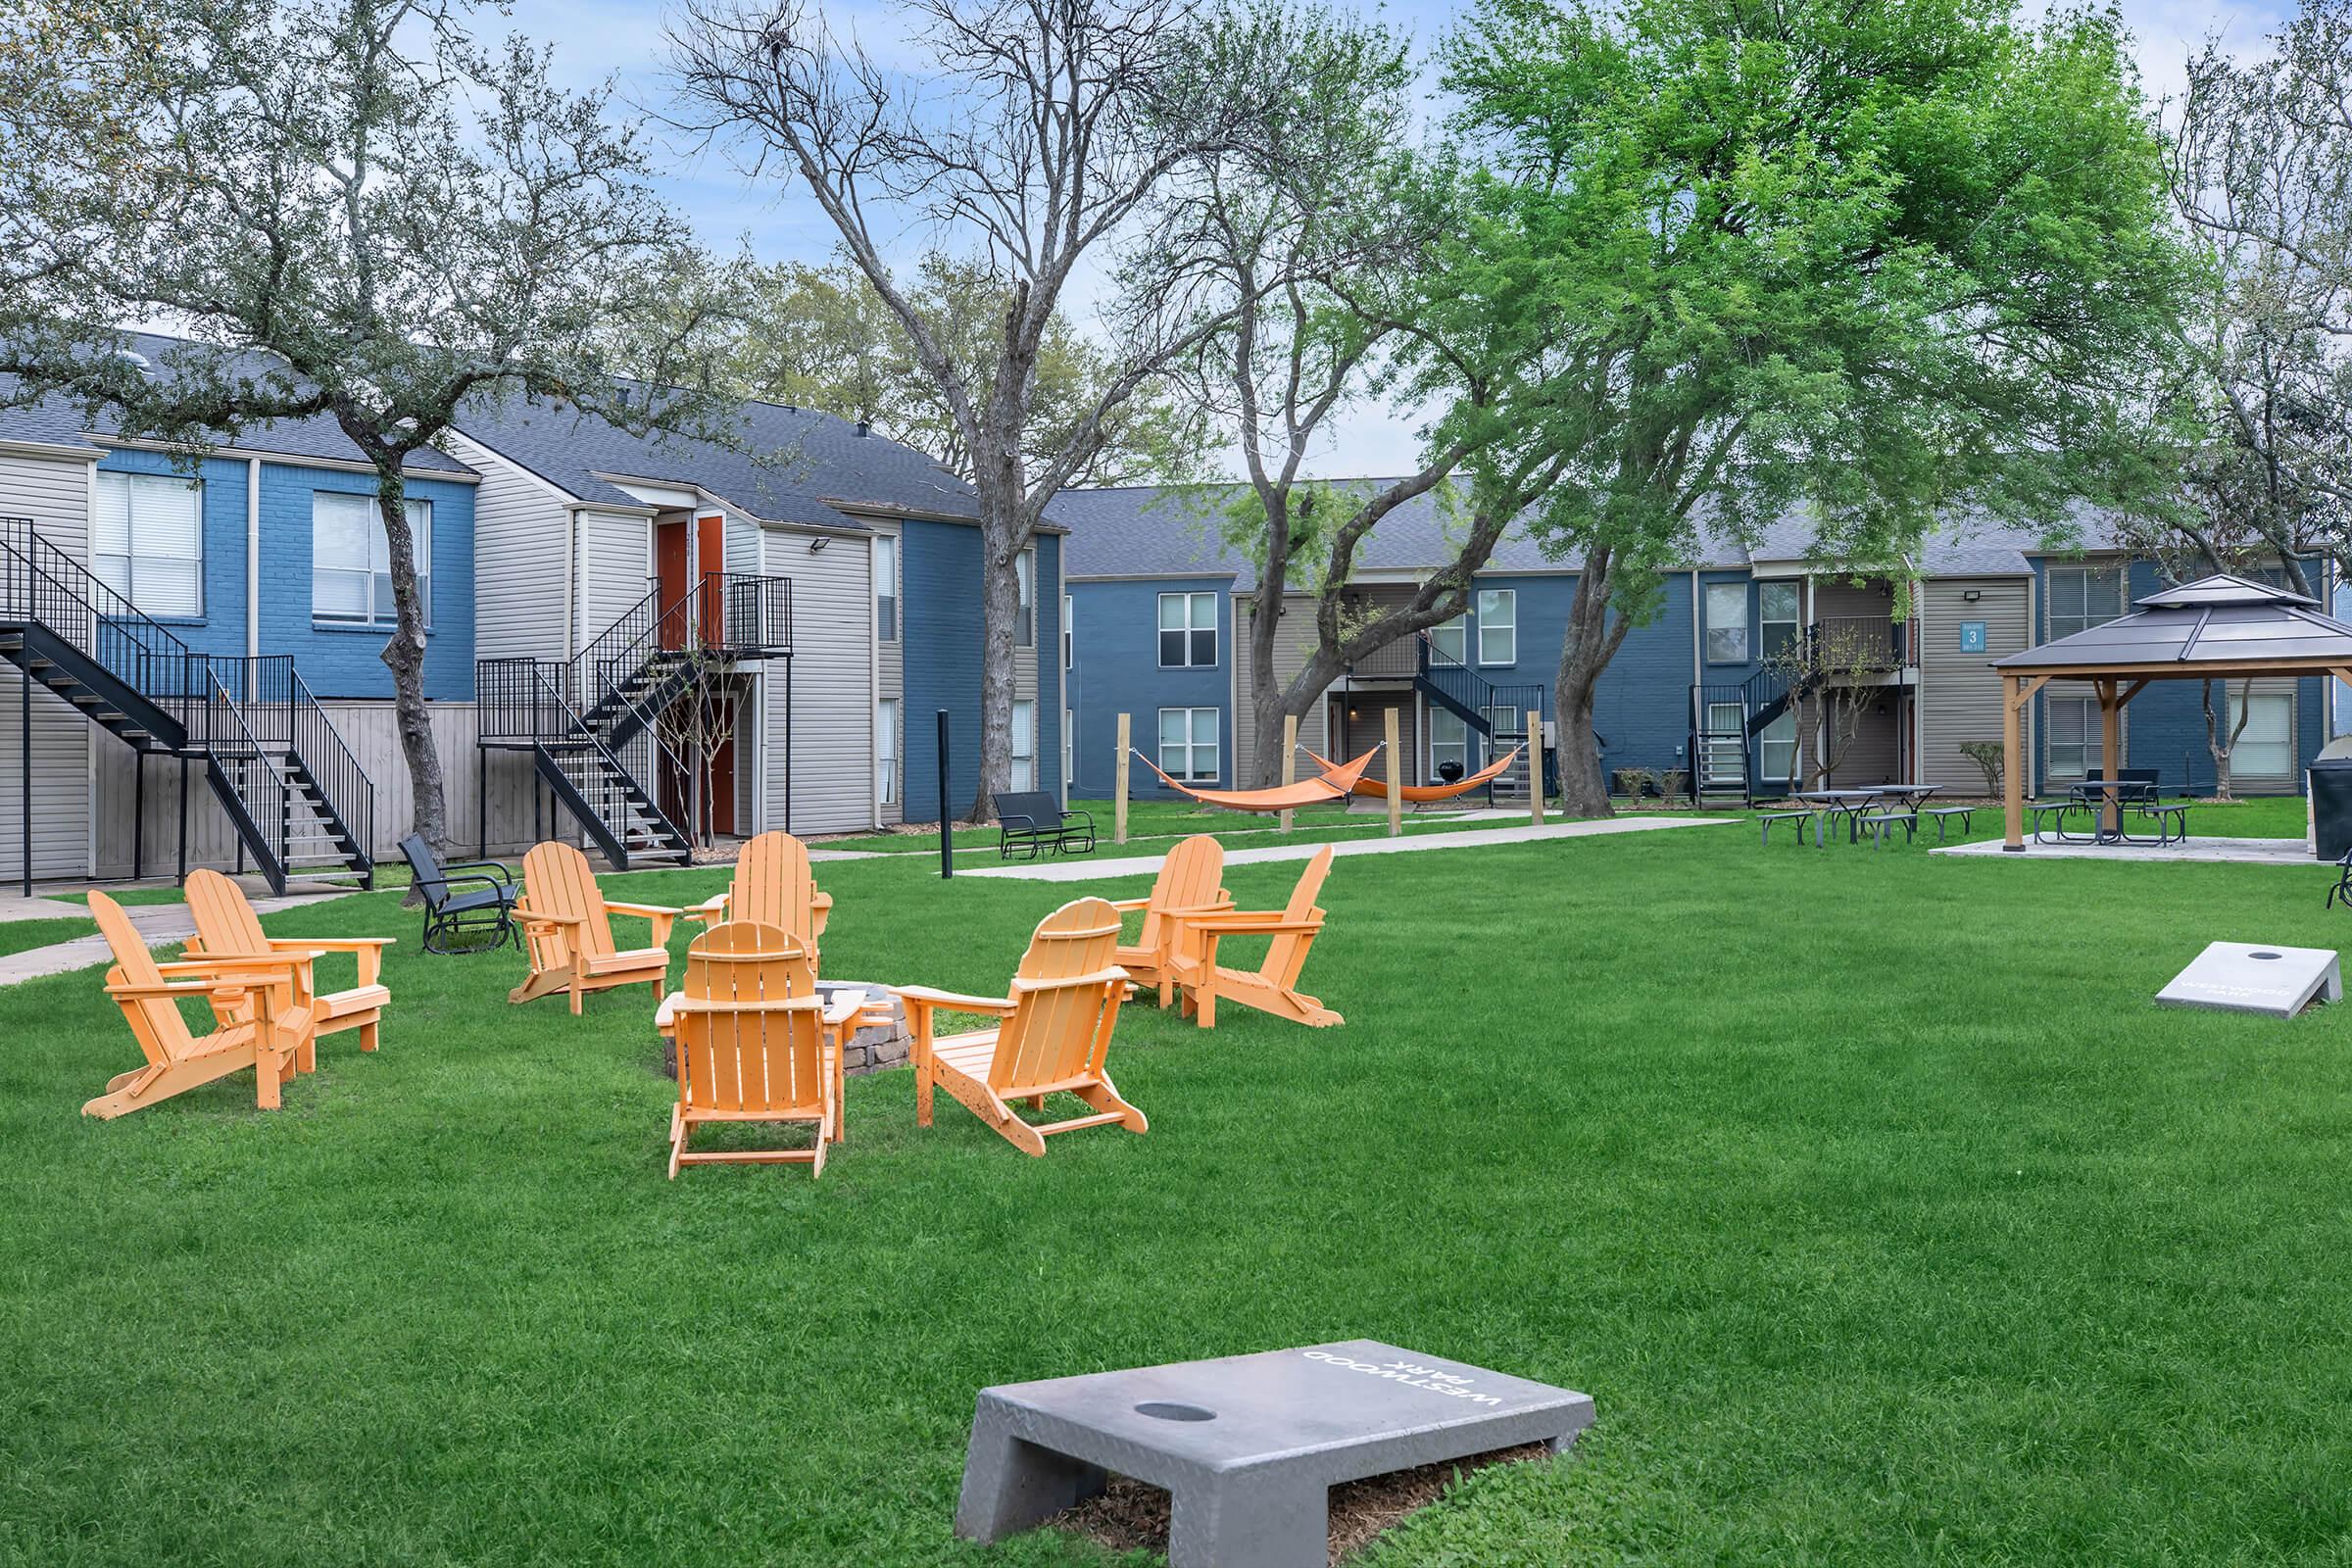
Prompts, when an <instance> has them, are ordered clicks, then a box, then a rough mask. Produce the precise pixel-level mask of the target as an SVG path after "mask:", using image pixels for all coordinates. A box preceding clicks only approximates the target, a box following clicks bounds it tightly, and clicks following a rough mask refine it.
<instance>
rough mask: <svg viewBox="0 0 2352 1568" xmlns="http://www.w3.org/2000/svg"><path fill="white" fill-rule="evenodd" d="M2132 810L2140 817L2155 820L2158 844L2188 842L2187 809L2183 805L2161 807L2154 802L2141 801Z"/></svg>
mask: <svg viewBox="0 0 2352 1568" xmlns="http://www.w3.org/2000/svg"><path fill="white" fill-rule="evenodd" d="M2134 809H2136V810H2137V811H2138V812H2139V814H2140V815H2142V816H2150V817H2154V818H2155V819H2156V842H2157V843H2158V844H2186V843H2187V842H2188V807H2187V805H2186V804H2185V803H2183V804H2180V805H2175V806H2162V805H2159V804H2158V803H2156V802H2154V801H2143V802H2141V803H2140V804H2139V805H2138V806H2137V807H2135V808H2134Z"/></svg>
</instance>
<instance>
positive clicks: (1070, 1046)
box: [893, 899, 1151, 1154]
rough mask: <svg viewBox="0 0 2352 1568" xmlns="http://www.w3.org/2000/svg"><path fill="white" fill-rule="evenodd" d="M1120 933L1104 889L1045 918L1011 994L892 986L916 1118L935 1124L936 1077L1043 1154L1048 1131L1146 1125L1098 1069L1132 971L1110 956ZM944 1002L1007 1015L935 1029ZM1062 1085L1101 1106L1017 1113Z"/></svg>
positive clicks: (952, 1007) (1012, 1139) (1023, 1147)
mask: <svg viewBox="0 0 2352 1568" xmlns="http://www.w3.org/2000/svg"><path fill="white" fill-rule="evenodd" d="M1118 939H1119V916H1118V911H1117V910H1116V909H1114V908H1112V907H1111V906H1110V905H1109V904H1108V903H1107V902H1105V901H1103V900H1102V899H1080V900H1078V901H1077V902H1075V903H1073V904H1065V905H1063V906H1062V907H1060V908H1058V909H1055V910H1054V912H1053V913H1052V914H1049V915H1047V916H1046V918H1045V920H1044V921H1043V922H1042V923H1040V924H1039V926H1038V928H1037V933H1036V935H1034V936H1032V937H1031V938H1030V939H1029V951H1028V952H1027V953H1026V954H1024V955H1022V956H1021V967H1020V971H1019V973H1018V974H1016V975H1015V976H1014V977H1013V981H1012V995H1011V996H1009V997H1005V998H1001V999H1000V998H997V997H971V996H963V995H960V994H958V993H956V992H954V991H934V990H931V989H929V988H928V987H924V986H898V987H894V988H893V989H895V990H896V991H897V992H898V994H899V996H900V998H901V999H902V1000H903V1001H905V1003H906V1004H907V1023H908V1026H909V1027H910V1028H911V1029H912V1030H913V1032H914V1073H915V1077H914V1119H915V1123H916V1125H918V1126H922V1127H928V1126H930V1125H931V1089H932V1086H933V1084H935V1083H936V1084H938V1085H940V1086H941V1087H943V1088H945V1089H946V1090H947V1092H948V1093H949V1094H951V1095H953V1096H955V1097H956V1099H957V1100H958V1101H960V1102H962V1103H964V1104H965V1105H966V1106H968V1107H970V1109H971V1111H972V1113H973V1114H974V1115H976V1116H978V1117H979V1118H980V1119H981V1120H982V1121H984V1122H986V1123H988V1124H989V1126H991V1127H992V1128H994V1129H995V1130H996V1131H997V1132H998V1133H999V1134H1001V1135H1002V1136H1003V1137H1004V1138H1005V1140H1006V1141H1007V1142H1008V1143H1010V1144H1011V1145H1012V1146H1013V1147H1014V1148H1015V1149H1018V1150H1020V1151H1022V1152H1024V1153H1029V1154H1043V1153H1044V1152H1046V1140H1047V1139H1048V1138H1050V1137H1052V1136H1053V1135H1054V1134H1055V1133H1066V1132H1075V1131H1076V1130H1078V1129H1079V1128H1081V1127H1103V1126H1107V1125H1109V1124H1110V1123H1112V1122H1116V1123H1118V1124H1119V1125H1120V1126H1122V1127H1125V1128H1126V1129H1127V1130H1128V1131H1129V1132H1135V1133H1141V1132H1145V1131H1148V1130H1149V1129H1150V1127H1151V1123H1150V1122H1148V1121H1146V1120H1145V1119H1144V1113H1143V1112H1142V1111H1140V1110H1138V1109H1136V1108H1135V1106H1133V1105H1131V1104H1129V1103H1127V1102H1126V1101H1124V1100H1121V1099H1120V1098H1119V1092H1118V1089H1117V1087H1116V1086H1114V1085H1113V1084H1112V1083H1111V1081H1110V1075H1109V1074H1108V1073H1106V1072H1104V1071H1103V1056H1104V1055H1105V1054H1107V1053H1108V1052H1109V1050H1110V1032H1111V1029H1112V1028H1113V1026H1115V1025H1116V1024H1117V1023H1118V1020H1119V1004H1120V1003H1121V1002H1122V1001H1123V1000H1125V998H1126V995H1127V971H1126V970H1124V969H1122V968H1119V967H1118V966H1117V965H1116V964H1114V963H1112V962H1111V956H1112V953H1113V951H1114V949H1115V948H1116V947H1117V945H1118ZM943 1007H944V1008H946V1009H947V1010H948V1011H950V1012H973V1013H980V1014H982V1015H985V1016H993V1017H997V1018H1002V1019H1003V1020H1004V1022H1003V1023H1001V1024H999V1025H998V1026H997V1027H996V1028H994V1029H982V1030H978V1031H976V1032H974V1033H971V1034H962V1035H950V1036H949V1037H948V1038H946V1039H944V1040H941V1039H936V1038H934V1036H933V1028H934V1019H933V1013H934V1011H935V1010H936V1009H939V1008H943ZM1057 1092H1066V1093H1068V1094H1072V1095H1075V1096H1077V1097H1078V1098H1079V1099H1080V1100H1082V1101H1084V1102H1085V1103H1088V1104H1089V1105H1092V1106H1094V1107H1095V1114H1093V1115H1091V1116H1076V1117H1072V1118H1071V1119H1070V1120H1068V1121H1057V1122H1050V1123H1047V1124H1045V1125H1043V1126H1040V1125H1036V1124H1033V1123H1030V1122H1025V1121H1023V1120H1021V1118H1020V1117H1019V1116H1017V1115H1015V1114H1014V1113H1013V1109H1012V1102H1013V1101H1016V1100H1026V1101H1027V1102H1029V1104H1030V1108H1032V1109H1043V1108H1044V1106H1045V1103H1046V1096H1048V1095H1050V1094H1054V1093H1057Z"/></svg>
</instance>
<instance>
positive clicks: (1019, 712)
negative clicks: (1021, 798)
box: [1012, 697, 1037, 790]
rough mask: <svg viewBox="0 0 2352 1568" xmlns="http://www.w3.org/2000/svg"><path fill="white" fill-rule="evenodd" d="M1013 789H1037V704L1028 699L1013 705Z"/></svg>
mask: <svg viewBox="0 0 2352 1568" xmlns="http://www.w3.org/2000/svg"><path fill="white" fill-rule="evenodd" d="M1012 787H1013V788H1014V789H1016V790H1033V789H1035V788H1037V704H1035V703H1033V702H1031V701H1030V700H1029V699H1028V698H1026V697H1024V698H1022V699H1021V700H1020V701H1019V702H1016V703H1014V704H1013V705H1012Z"/></svg>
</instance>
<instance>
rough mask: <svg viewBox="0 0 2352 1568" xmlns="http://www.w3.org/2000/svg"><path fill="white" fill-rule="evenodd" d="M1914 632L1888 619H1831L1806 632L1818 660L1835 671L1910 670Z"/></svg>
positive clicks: (1833, 616) (1839, 617)
mask: <svg viewBox="0 0 2352 1568" xmlns="http://www.w3.org/2000/svg"><path fill="white" fill-rule="evenodd" d="M1910 632H1911V628H1910V626H1909V624H1908V623H1906V622H1904V621H1899V620H1889V619H1887V617H1886V616H1884V615H1831V616H1828V617H1826V618H1824V619H1821V620H1817V621H1815V622H1814V623H1813V624H1812V625H1810V626H1807V627H1806V628H1805V637H1806V640H1807V644H1808V646H1810V647H1811V648H1812V650H1813V658H1814V660H1815V661H1816V662H1818V663H1820V664H1822V665H1824V666H1826V667H1827V668H1829V669H1832V670H1882V669H1907V668H1909V667H1910V665H1911V659H1912V656H1911V636H1910Z"/></svg>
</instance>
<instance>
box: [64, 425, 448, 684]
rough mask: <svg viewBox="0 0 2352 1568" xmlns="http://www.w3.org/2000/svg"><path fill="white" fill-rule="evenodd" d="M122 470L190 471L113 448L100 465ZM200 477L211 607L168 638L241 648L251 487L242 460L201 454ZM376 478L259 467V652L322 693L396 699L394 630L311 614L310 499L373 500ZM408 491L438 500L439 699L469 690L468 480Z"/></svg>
mask: <svg viewBox="0 0 2352 1568" xmlns="http://www.w3.org/2000/svg"><path fill="white" fill-rule="evenodd" d="M98 466H99V468H100V469H101V470H111V471H114V472H121V473H164V474H179V475H182V476H184V475H185V474H186V473H187V469H186V468H185V467H184V466H174V465H173V463H172V459H171V458H170V457H168V456H166V455H165V454H163V453H159V452H140V451H130V450H122V449H118V450H116V451H113V452H110V453H108V454H107V456H106V458H105V459H104V460H103V461H102V462H100V464H99V465H98ZM195 477H196V478H197V479H199V480H200V481H202V483H203V487H204V488H203V493H202V496H201V498H200V506H201V509H202V518H203V528H204V613H203V614H202V615H201V616H200V617H194V618H189V619H185V620H172V621H171V622H169V624H171V625H172V631H173V635H175V636H177V637H178V638H179V639H180V640H181V641H182V642H184V643H186V644H187V645H188V646H189V647H190V648H192V649H194V650H195V651H197V652H198V653H205V654H219V655H223V656H229V657H234V656H239V655H242V654H243V653H244V652H245V566H246V560H245V555H246V551H245V491H246V482H247V469H246V463H245V460H244V459H243V458H204V459H200V460H199V461H198V463H197V465H196V470H195ZM374 489H375V481H374V479H373V477H372V476H371V475H368V474H365V473H353V472H349V471H347V470H344V469H339V468H315V467H307V466H302V465H300V464H292V463H273V462H267V461H265V462H264V463H263V464H262V497H261V518H260V522H261V566H262V569H261V608H262V613H261V652H262V653H265V654H292V655H293V656H294V667H295V668H296V669H297V670H299V671H300V672H301V674H302V678H303V680H304V681H305V682H307V683H308V684H309V686H310V688H311V690H312V691H313V693H314V694H316V695H318V696H319V697H356V698H384V699H389V698H390V697H391V696H392V672H391V671H390V670H388V669H386V668H385V667H384V663H383V661H382V659H381V658H380V657H378V656H379V654H380V652H381V650H382V648H383V646H384V638H385V635H386V632H387V631H388V629H389V628H388V627H384V626H365V627H351V626H326V625H321V624H319V623H318V622H316V621H314V620H313V619H312V617H311V498H312V496H313V494H314V493H315V492H318V491H321V490H325V491H335V492H340V493H343V494H347V495H363V496H371V495H373V494H374ZM408 493H409V495H410V496H411V497H412V498H413V499H415V500H417V501H425V502H429V503H431V505H432V525H433V544H432V579H431V594H432V610H431V616H432V629H431V632H430V634H429V635H428V637H427V638H426V642H425V656H424V692H425V696H426V697H427V698H429V699H431V700H433V701H436V702H466V701H470V700H471V699H472V697H473V486H472V485H470V484H461V483H457V482H454V481H451V480H446V479H416V478H413V479H411V480H410V481H409V482H408Z"/></svg>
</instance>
